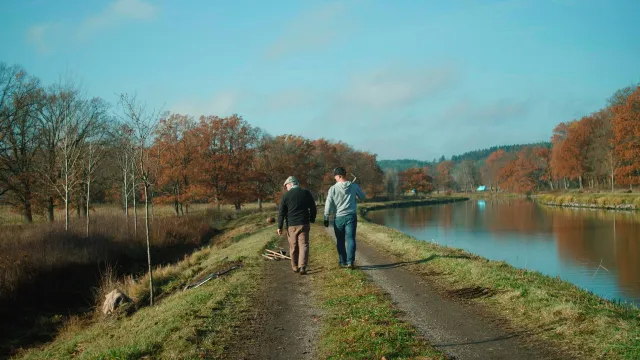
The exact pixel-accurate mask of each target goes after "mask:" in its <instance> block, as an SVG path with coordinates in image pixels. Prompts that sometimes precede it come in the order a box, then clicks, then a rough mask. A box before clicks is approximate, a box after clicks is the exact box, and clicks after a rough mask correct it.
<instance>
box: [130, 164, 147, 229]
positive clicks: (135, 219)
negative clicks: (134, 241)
mask: <svg viewBox="0 0 640 360" xmlns="http://www.w3.org/2000/svg"><path fill="white" fill-rule="evenodd" d="M133 179H134V181H133V182H132V184H131V186H132V187H131V191H132V193H133V236H134V237H136V238H137V237H138V208H137V206H136V205H137V204H136V183H135V175H134V177H133ZM145 191H146V188H145ZM145 201H146V196H145Z"/></svg>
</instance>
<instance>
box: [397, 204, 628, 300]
mask: <svg viewBox="0 0 640 360" xmlns="http://www.w3.org/2000/svg"><path fill="white" fill-rule="evenodd" d="M395 215H396V216H398V217H395V216H394V218H395V220H396V221H400V222H401V223H402V224H403V225H404V226H405V227H407V228H410V229H413V230H418V229H421V228H424V227H425V226H429V225H437V226H439V227H440V228H443V229H449V228H453V227H456V228H462V229H468V230H471V231H482V230H486V231H488V232H491V233H492V234H493V235H494V236H497V237H506V236H508V235H510V234H529V235H536V234H546V235H553V236H555V238H556V240H557V247H558V252H559V255H560V257H561V258H562V259H564V260H565V261H570V262H573V263H575V264H584V263H585V262H586V263H589V264H590V267H591V268H593V269H594V271H595V267H597V266H598V264H599V263H600V260H602V265H603V266H605V267H606V268H607V269H609V270H612V271H614V270H615V271H616V272H617V273H618V277H619V283H620V286H621V287H623V288H626V289H631V291H632V292H633V295H634V296H640V261H639V260H640V259H639V258H640V215H639V214H638V213H632V212H615V211H604V210H593V209H567V208H553V207H547V206H540V205H538V204H535V203H533V202H531V201H527V200H500V199H497V200H485V202H484V204H483V205H478V202H475V201H466V202H464V203H455V204H443V205H438V206H425V207H415V208H406V209H402V212H397V213H396V214H395ZM387 220H388V219H387ZM387 224H389V222H387ZM526 238H527V237H525V239H526ZM529 238H532V237H529ZM520 239H522V238H520ZM536 241H539V238H538V239H536Z"/></svg>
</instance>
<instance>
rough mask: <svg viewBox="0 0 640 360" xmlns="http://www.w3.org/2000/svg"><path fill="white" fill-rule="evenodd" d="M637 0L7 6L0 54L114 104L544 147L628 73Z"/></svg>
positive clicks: (328, 134)
mask: <svg viewBox="0 0 640 360" xmlns="http://www.w3.org/2000/svg"><path fill="white" fill-rule="evenodd" d="M639 13H640V1H635V0H629V1H613V0H611V1H590V0H546V1H545V0H530V1H526V0H522V1H518V0H513V1H510V0H505V1H475V0H474V1H471V0H469V1H427V0H421V1H419V0H415V1H414V0H399V1H373V0H372V1H366V0H350V1H339V2H329V1H312V0H304V1H301V0H300V1H247V0H237V1H205V0H202V1H196V0H185V1H170V0H104V1H98V0H92V1H79V0H78V1H76V0H61V1H48V0H7V1H6V2H5V3H4V4H3V11H2V12H0V30H1V31H0V41H1V43H2V44H3V46H2V47H0V61H4V62H6V63H9V64H13V63H19V64H21V65H22V66H24V67H25V68H26V70H27V71H28V72H29V73H31V74H33V75H35V76H38V77H39V78H40V79H41V80H42V81H43V83H44V84H52V83H54V82H56V81H58V79H59V78H60V76H61V74H63V73H65V72H67V71H68V72H71V73H72V74H73V75H74V76H75V77H76V78H78V79H80V80H81V83H82V85H83V87H84V88H85V90H86V92H87V93H88V94H91V95H95V96H100V97H103V98H105V99H107V100H108V101H110V102H111V103H115V101H116V96H115V94H117V93H122V92H130V93H133V92H135V93H137V94H138V97H139V98H141V99H144V100H145V101H146V102H147V103H148V104H149V105H151V106H154V107H162V109H164V110H169V111H174V112H180V113H187V114H190V115H193V116H195V117H199V116H200V115H202V114H207V115H220V116H225V115H229V114H232V113H238V114H240V115H242V116H243V117H244V118H245V120H247V121H249V122H250V123H251V124H252V125H254V126H258V127H261V128H263V129H264V130H266V131H267V132H269V133H271V134H272V135H279V134H284V133H291V134H297V135H303V136H306V137H309V138H319V137H325V138H328V139H333V140H342V141H345V142H347V143H349V144H351V145H353V146H354V147H355V148H357V149H360V150H366V151H370V152H373V153H376V154H378V156H379V158H380V159H394V158H415V159H421V160H431V159H433V158H435V157H440V156H441V155H445V156H447V157H449V156H451V155H455V154H459V153H462V152H465V151H469V150H474V149H478V148H486V147H490V146H493V145H500V144H513V143H523V142H536V141H545V140H548V139H549V137H550V135H551V131H552V129H553V127H554V126H555V125H556V124H558V123H559V122H561V121H569V120H572V119H575V118H579V117H581V116H582V115H585V114H588V113H589V112H592V111H595V110H598V109H600V108H601V107H603V106H604V104H605V101H606V99H607V98H608V97H609V96H610V95H611V94H612V93H613V92H614V91H615V90H617V89H619V88H621V87H624V86H628V85H630V84H633V83H637V82H640V67H638V64H640V40H639V39H640V24H638V22H637V14H639Z"/></svg>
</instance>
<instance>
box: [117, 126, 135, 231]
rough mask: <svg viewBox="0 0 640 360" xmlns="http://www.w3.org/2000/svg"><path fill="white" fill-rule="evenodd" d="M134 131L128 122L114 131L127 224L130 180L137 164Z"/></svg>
mask: <svg viewBox="0 0 640 360" xmlns="http://www.w3.org/2000/svg"><path fill="white" fill-rule="evenodd" d="M133 133H134V130H133V129H132V128H131V127H130V125H129V124H127V123H126V122H124V123H121V124H119V125H118V126H117V127H116V128H115V130H114V132H113V138H114V143H115V144H116V158H117V163H118V167H119V169H120V174H121V176H122V178H121V179H120V180H121V181H122V205H123V208H124V209H123V210H124V216H125V220H126V221H127V225H128V224H129V195H130V194H131V188H130V187H129V182H130V181H131V180H130V179H131V177H132V166H133V165H132V164H135V162H134V161H133V160H134V159H135V156H134V149H133ZM134 181H135V180H134Z"/></svg>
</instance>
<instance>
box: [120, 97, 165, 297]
mask: <svg viewBox="0 0 640 360" xmlns="http://www.w3.org/2000/svg"><path fill="white" fill-rule="evenodd" d="M120 108H121V112H122V118H123V120H124V121H125V122H126V124H128V125H129V126H130V128H131V129H132V131H133V132H132V135H133V139H134V148H135V165H136V175H137V176H136V178H137V181H138V182H139V183H140V184H141V185H142V188H143V190H144V205H145V230H146V240H147V262H148V266H149V292H150V295H149V302H150V304H151V305H153V268H152V261H151V239H150V234H151V229H150V224H149V203H150V199H149V196H150V195H151V187H152V186H153V185H154V182H155V175H156V173H155V171H156V169H157V164H153V163H154V162H155V157H154V156H152V155H151V154H150V152H151V143H152V140H153V139H152V135H153V133H154V131H155V128H156V127H157V124H158V121H159V115H160V112H159V111H157V110H148V109H147V107H146V105H145V104H143V103H141V102H140V101H139V100H138V99H137V97H136V96H135V95H129V94H122V95H120ZM154 165H156V166H154Z"/></svg>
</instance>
